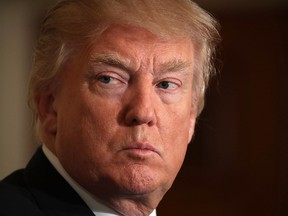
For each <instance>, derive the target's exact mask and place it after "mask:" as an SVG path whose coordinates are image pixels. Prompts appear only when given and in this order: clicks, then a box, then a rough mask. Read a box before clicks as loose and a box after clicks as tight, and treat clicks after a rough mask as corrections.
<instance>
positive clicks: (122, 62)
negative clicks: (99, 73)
mask: <svg viewBox="0 0 288 216" xmlns="http://www.w3.org/2000/svg"><path fill="white" fill-rule="evenodd" d="M100 64H105V65H109V66H113V67H117V68H119V69H123V70H126V71H132V68H131V67H130V66H129V64H130V60H129V59H125V58H123V57H121V56H119V55H118V54H97V55H95V56H92V57H91V59H90V61H89V65H90V66H94V65H100Z"/></svg>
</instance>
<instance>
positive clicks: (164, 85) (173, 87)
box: [156, 81, 178, 89]
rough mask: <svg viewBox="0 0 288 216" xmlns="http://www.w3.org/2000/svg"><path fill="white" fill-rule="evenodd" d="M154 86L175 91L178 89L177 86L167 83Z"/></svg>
mask: <svg viewBox="0 0 288 216" xmlns="http://www.w3.org/2000/svg"><path fill="white" fill-rule="evenodd" d="M156 86H157V87H158V88H161V89H176V88H177V87H178V85H177V84H175V83H173V82H169V81H161V82H159V83H158V84H157V85H156Z"/></svg>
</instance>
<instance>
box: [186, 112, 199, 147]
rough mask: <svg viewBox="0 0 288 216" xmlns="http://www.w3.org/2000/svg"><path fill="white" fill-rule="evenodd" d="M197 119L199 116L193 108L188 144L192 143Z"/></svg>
mask: <svg viewBox="0 0 288 216" xmlns="http://www.w3.org/2000/svg"><path fill="white" fill-rule="evenodd" d="M196 118H197V114H196V112H195V109H194V108H191V112H190V119H189V140H188V143H190V142H191V140H192V137H193V134H194V129H195V124H196Z"/></svg>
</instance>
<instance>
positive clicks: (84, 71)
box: [0, 0, 219, 216]
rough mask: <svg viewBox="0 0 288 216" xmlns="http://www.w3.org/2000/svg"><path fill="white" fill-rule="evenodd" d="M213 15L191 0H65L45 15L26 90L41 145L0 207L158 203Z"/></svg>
mask: <svg viewBox="0 0 288 216" xmlns="http://www.w3.org/2000/svg"><path fill="white" fill-rule="evenodd" d="M215 25H216V22H215V21H214V20H213V19H212V18H211V17H210V16H209V15H208V14H207V13H206V12H204V11H203V10H202V9H200V8H199V7H198V6H197V5H196V4H194V3H192V2H190V1H187V0H165V1H163V0H105V1H102V0H66V1H61V2H59V3H58V4H57V5H56V6H55V7H54V8H52V9H51V10H50V11H49V13H48V14H47V17H46V18H45V20H44V23H43V27H42V30H41V35H40V39H39V43H38V45H37V47H36V52H35V61H34V67H33V71H32V75H31V80H30V89H29V97H30V98H29V102H30V104H31V107H32V108H33V110H34V111H35V116H36V130H37V134H38V137H39V140H40V141H41V143H42V147H41V148H39V150H38V151H37V152H36V154H35V155H34V156H33V158H32V160H31V161H30V162H29V164H28V165H27V167H26V168H25V169H24V170H19V171H16V172H15V173H13V174H12V175H10V176H8V177H7V178H5V179H4V180H2V182H1V186H0V215H20V214H22V215H93V214H94V215H98V216H101V215H102V216H104V215H133V216H134V215H135V216H137V215H156V210H155V209H156V207H157V205H158V204H159V202H160V201H161V199H162V198H163V196H164V194H165V193H166V192H167V191H168V190H169V188H170V187H171V185H172V183H173V181H174V179H175V177H176V175H177V173H178V171H179V169H180V167H181V165H182V163H183V160H184V157H185V153H186V149H187V145H188V143H189V142H190V141H191V138H192V136H193V133H194V126H195V121H196V117H197V116H198V115H199V114H200V112H201V110H202V108H203V101H204V92H205V89H206V87H207V83H208V80H209V77H210V76H211V73H212V72H213V67H212V66H211V60H212V57H213V53H214V49H215V45H216V42H217V41H218V39H219V38H218V37H219V36H218V32H217V30H216V28H215Z"/></svg>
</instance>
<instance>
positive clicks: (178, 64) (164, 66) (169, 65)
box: [89, 53, 192, 75]
mask: <svg viewBox="0 0 288 216" xmlns="http://www.w3.org/2000/svg"><path fill="white" fill-rule="evenodd" d="M130 62H131V60H129V59H126V58H124V57H122V56H120V55H118V54H117V53H112V54H96V55H94V56H92V57H91V59H90V61H89V65H90V66H94V65H101V64H105V65H109V66H113V67H117V68H119V69H122V70H125V71H127V72H133V68H131V66H130ZM191 67H192V62H190V61H182V60H180V59H172V60H170V61H167V62H163V63H161V64H160V66H159V69H158V71H159V72H160V74H166V73H173V72H183V73H185V75H188V74H189V72H190V70H188V69H189V68H191Z"/></svg>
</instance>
